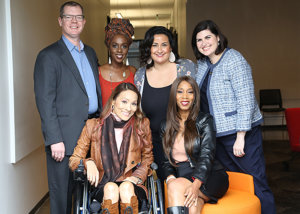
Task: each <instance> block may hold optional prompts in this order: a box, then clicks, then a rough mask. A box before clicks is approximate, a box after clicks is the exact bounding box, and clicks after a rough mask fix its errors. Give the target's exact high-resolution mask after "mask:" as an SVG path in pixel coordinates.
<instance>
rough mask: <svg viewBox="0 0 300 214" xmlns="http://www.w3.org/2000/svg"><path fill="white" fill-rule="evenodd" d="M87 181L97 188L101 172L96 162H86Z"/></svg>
mask: <svg viewBox="0 0 300 214" xmlns="http://www.w3.org/2000/svg"><path fill="white" fill-rule="evenodd" d="M86 171H87V179H88V181H89V182H90V183H91V185H92V186H93V185H94V186H95V187H97V186H98V182H99V171H98V169H97V166H96V164H95V162H94V161H92V160H89V161H87V162H86Z"/></svg>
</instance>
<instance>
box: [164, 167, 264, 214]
mask: <svg viewBox="0 0 300 214" xmlns="http://www.w3.org/2000/svg"><path fill="white" fill-rule="evenodd" d="M227 174H228V176H229V188H228V191H227V193H226V194H225V195H224V196H223V197H222V198H221V199H219V200H218V203H217V204H209V203H206V204H205V205H204V207H203V209H202V212H201V214H260V213H261V207H260V201H259V199H258V198H257V196H256V195H255V194H254V183H253V177H252V176H251V175H248V174H244V173H238V172H227ZM166 187H167V186H166V183H165V205H166V207H165V210H167V207H168V199H167V194H166V193H167V191H166ZM166 213H167V212H166Z"/></svg>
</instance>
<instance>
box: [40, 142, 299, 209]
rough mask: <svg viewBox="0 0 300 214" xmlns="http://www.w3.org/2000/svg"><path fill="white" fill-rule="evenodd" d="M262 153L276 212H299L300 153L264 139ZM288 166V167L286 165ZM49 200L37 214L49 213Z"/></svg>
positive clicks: (279, 143) (284, 144) (282, 144)
mask: <svg viewBox="0 0 300 214" xmlns="http://www.w3.org/2000/svg"><path fill="white" fill-rule="evenodd" d="M264 153H265V158H266V171H267V176H268V182H269V185H270V188H271V189H272V191H273V193H274V196H275V201H276V208H277V214H299V213H300V203H299V202H300V153H299V154H296V156H295V157H294V159H291V157H292V155H294V154H292V153H291V151H290V147H289V142H288V141H265V142H264ZM287 166H289V167H287ZM49 213H50V206H49V200H47V201H46V203H45V204H44V205H43V206H42V207H41V208H40V210H39V211H38V212H37V214H49Z"/></svg>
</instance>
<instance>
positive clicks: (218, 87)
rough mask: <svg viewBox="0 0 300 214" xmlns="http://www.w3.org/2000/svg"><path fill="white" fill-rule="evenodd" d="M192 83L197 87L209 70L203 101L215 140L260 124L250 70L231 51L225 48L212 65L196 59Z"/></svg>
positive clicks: (243, 61) (207, 61)
mask: <svg viewBox="0 0 300 214" xmlns="http://www.w3.org/2000/svg"><path fill="white" fill-rule="evenodd" d="M197 65H198V72H197V73H196V81H197V83H198V84H199V87H200V88H201V86H202V84H203V81H204V79H205V76H206V74H207V72H209V70H210V72H211V73H210V74H209V79H208V85H207V98H208V103H209V110H210V114H211V115H213V117H214V122H215V128H216V132H217V137H220V136H225V135H229V134H233V133H236V132H238V131H248V130H250V129H251V128H252V127H254V126H257V125H259V124H260V123H261V122H262V115H261V113H260V110H259V107H258V104H257V101H256V98H255V95H254V84H253V79H252V72H251V67H250V65H249V64H248V63H247V61H246V60H245V58H244V57H243V56H242V55H241V54H240V53H239V52H238V51H236V50H234V49H226V50H225V52H224V53H223V55H222V57H221V58H220V60H219V61H218V62H217V63H216V64H210V62H209V60H208V58H206V59H205V60H198V62H197Z"/></svg>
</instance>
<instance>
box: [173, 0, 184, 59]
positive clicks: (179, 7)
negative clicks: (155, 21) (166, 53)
mask: <svg viewBox="0 0 300 214" xmlns="http://www.w3.org/2000/svg"><path fill="white" fill-rule="evenodd" d="M171 26H172V27H174V28H175V29H176V31H177V33H178V53H179V56H180V57H183V58H186V0H175V1H174V9H173V14H172V23H171Z"/></svg>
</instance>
